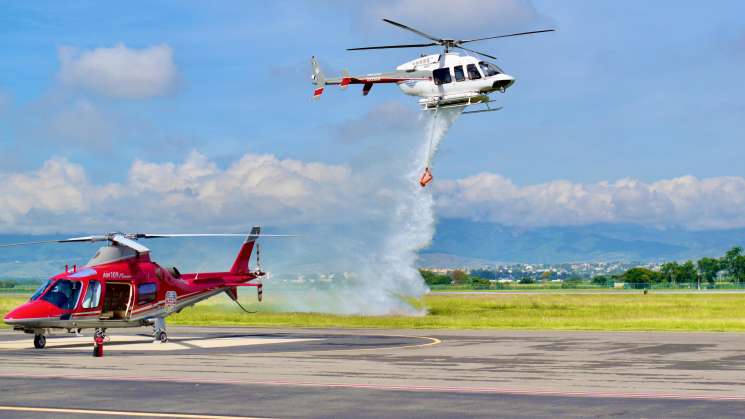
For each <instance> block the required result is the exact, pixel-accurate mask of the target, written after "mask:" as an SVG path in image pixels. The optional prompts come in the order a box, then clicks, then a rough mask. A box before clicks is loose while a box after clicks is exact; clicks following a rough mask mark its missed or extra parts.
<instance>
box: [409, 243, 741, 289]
mask: <svg viewBox="0 0 745 419" xmlns="http://www.w3.org/2000/svg"><path fill="white" fill-rule="evenodd" d="M419 272H421V274H422V278H424V281H425V282H426V283H427V285H470V286H472V287H474V288H488V287H489V284H490V282H489V281H488V280H486V279H483V278H481V277H479V276H476V275H469V274H468V273H466V272H465V271H462V270H454V271H451V272H449V273H448V274H438V273H435V272H432V271H428V270H424V269H421V270H420V271H419ZM718 279H720V280H724V281H730V282H745V254H743V248H742V247H740V246H734V247H733V248H732V249H730V250H728V251H727V252H726V253H725V254H724V256H722V257H719V258H710V257H703V258H701V259H699V260H697V261H695V262H694V261H692V260H688V261H685V262H682V263H678V262H667V263H664V264H662V265H661V266H660V269H659V270H652V269H649V268H644V267H636V268H631V269H628V270H626V271H625V272H623V273H622V274H619V275H597V276H595V277H593V278H592V280H591V281H592V283H594V284H596V285H608V284H612V283H614V282H626V283H632V284H640V285H650V284H692V283H700V284H705V283H708V284H714V283H716V282H717V280H718ZM567 281H571V282H581V281H582V280H581V279H580V278H568V279H565V280H564V282H567ZM517 282H518V283H522V284H528V283H533V282H535V281H534V280H533V279H532V278H528V277H526V278H523V279H521V280H519V281H517Z"/></svg>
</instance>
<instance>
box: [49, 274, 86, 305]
mask: <svg viewBox="0 0 745 419" xmlns="http://www.w3.org/2000/svg"><path fill="white" fill-rule="evenodd" d="M80 288H81V285H80V281H70V280H68V279H60V280H59V281H57V282H55V283H54V284H52V287H51V288H49V291H47V293H46V294H44V296H43V297H41V299H42V300H44V301H47V302H49V303H52V304H54V305H55V306H57V307H59V308H61V309H63V310H72V309H74V308H75V306H76V305H78V297H79V296H80Z"/></svg>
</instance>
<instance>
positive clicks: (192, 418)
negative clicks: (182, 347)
mask: <svg viewBox="0 0 745 419" xmlns="http://www.w3.org/2000/svg"><path fill="white" fill-rule="evenodd" d="M0 411H6V412H34V413H63V414H78V415H97V416H135V417H146V418H182V419H265V418H256V417H249V416H220V415H191V414H188V413H160V412H129V411H126V410H94V409H65V408H52V407H28V406H0Z"/></svg>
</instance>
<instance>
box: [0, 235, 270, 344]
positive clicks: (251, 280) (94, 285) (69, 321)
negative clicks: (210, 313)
mask: <svg viewBox="0 0 745 419" xmlns="http://www.w3.org/2000/svg"><path fill="white" fill-rule="evenodd" d="M260 231H261V229H260V228H259V227H254V228H253V229H252V230H251V233H250V234H249V235H248V237H246V240H245V241H244V242H243V245H242V246H241V249H240V250H239V251H238V255H237V256H236V258H235V262H233V266H232V267H231V268H230V270H229V271H227V272H208V273H205V272H200V273H181V272H179V271H178V269H176V268H175V267H170V268H163V267H161V266H160V265H158V264H157V263H156V262H154V261H153V260H151V259H150V249H148V248H147V247H145V246H143V245H142V244H140V243H138V242H137V240H141V239H155V238H168V237H233V236H240V237H244V236H245V235H244V234H143V233H135V234H124V233H110V234H105V235H101V236H87V237H75V238H70V239H64V240H50V241H38V242H29V243H13V244H4V245H0V247H10V246H22V245H28V244H42V243H81V242H104V241H107V242H108V245H107V246H104V247H101V248H100V249H99V250H98V252H97V253H96V254H95V256H93V258H92V259H91V260H90V261H89V262H88V263H87V264H86V265H85V266H83V267H80V268H78V267H76V266H73V268H72V269H69V268H68V267H66V268H65V272H63V273H61V274H59V275H56V276H54V277H52V278H51V279H49V280H47V281H46V282H44V283H43V284H42V285H41V286H40V287H39V289H38V290H37V291H36V292H35V293H34V294H33V295H32V296H31V298H30V299H29V301H28V302H26V303H24V304H22V305H21V306H19V307H17V308H15V309H14V310H12V311H11V312H9V313H8V314H7V315H6V316H5V318H4V319H3V320H4V321H5V323H7V324H9V325H11V326H13V329H14V330H21V331H24V332H26V333H33V334H34V347H36V348H37V349H41V348H44V346H45V345H46V336H48V335H49V334H50V331H51V330H52V329H67V332H69V333H80V331H81V330H82V329H95V330H96V333H95V335H94V341H95V345H94V348H97V347H98V345H99V344H101V343H102V342H103V340H104V338H105V336H106V335H105V334H106V329H109V328H119V327H142V326H152V328H153V338H154V339H155V341H160V342H167V341H168V335H167V334H166V322H165V318H166V317H167V316H169V315H171V314H173V313H178V312H180V311H181V310H183V309H184V308H185V307H189V306H192V305H194V304H196V303H198V302H199V301H202V300H204V299H206V298H209V297H212V296H214V295H217V294H220V293H222V292H224V293H226V294H227V295H228V296H229V297H230V298H231V299H232V300H233V301H235V302H236V303H238V287H256V289H257V293H258V299H259V301H261V299H262V283H261V277H263V276H264V275H265V273H264V272H262V271H261V268H260V265H259V249H258V245H257V243H256V240H257V239H258V238H259V237H261V236H267V235H261V234H260ZM270 236H279V235H276V234H275V235H270ZM254 246H256V247H257V249H256V253H257V254H256V260H257V270H254V271H251V270H250V268H249V266H248V265H249V259H250V258H251V253H252V251H253V249H254ZM238 305H240V303H238ZM241 308H243V307H241Z"/></svg>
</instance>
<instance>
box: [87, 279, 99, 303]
mask: <svg viewBox="0 0 745 419" xmlns="http://www.w3.org/2000/svg"><path fill="white" fill-rule="evenodd" d="M99 301H101V283H100V282H98V281H93V280H91V281H88V290H87V291H86V292H85V297H83V308H96V307H98V303H99Z"/></svg>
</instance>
